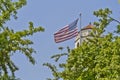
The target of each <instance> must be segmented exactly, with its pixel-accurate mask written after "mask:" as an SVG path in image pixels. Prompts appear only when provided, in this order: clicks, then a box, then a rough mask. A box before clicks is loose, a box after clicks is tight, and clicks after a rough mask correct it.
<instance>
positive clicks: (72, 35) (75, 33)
mask: <svg viewBox="0 0 120 80" xmlns="http://www.w3.org/2000/svg"><path fill="white" fill-rule="evenodd" d="M77 35H78V31H77V29H75V30H73V31H71V32H70V33H69V34H65V35H63V36H58V37H55V42H56V43H58V42H62V41H65V40H68V39H71V38H73V37H75V36H77Z"/></svg>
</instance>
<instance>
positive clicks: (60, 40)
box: [55, 33, 78, 43]
mask: <svg viewBox="0 0 120 80" xmlns="http://www.w3.org/2000/svg"><path fill="white" fill-rule="evenodd" d="M77 35H78V33H76V34H74V35H72V36H70V37H67V38H64V39H59V40H56V41H55V42H56V43H60V42H63V41H66V40H69V39H71V38H74V37H76V36H77Z"/></svg>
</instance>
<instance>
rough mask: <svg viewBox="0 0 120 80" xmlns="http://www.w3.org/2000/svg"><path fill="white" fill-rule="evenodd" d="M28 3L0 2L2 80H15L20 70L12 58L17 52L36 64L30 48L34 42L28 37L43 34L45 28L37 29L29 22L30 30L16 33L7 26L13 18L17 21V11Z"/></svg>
mask: <svg viewBox="0 0 120 80" xmlns="http://www.w3.org/2000/svg"><path fill="white" fill-rule="evenodd" d="M26 3H27V1H26V0H15V1H14V0H0V80H13V77H15V74H14V73H15V71H16V70H18V69H19V68H18V67H17V66H16V65H15V64H14V62H13V61H12V60H11V56H12V55H13V54H14V53H15V52H16V51H19V52H20V53H23V54H24V55H25V56H26V57H27V58H28V59H29V61H30V62H31V63H32V64H35V60H34V58H33V57H32V53H34V52H35V50H34V49H33V48H31V47H30V46H29V45H31V44H33V42H32V41H31V40H29V39H27V38H26V37H27V36H29V35H33V33H36V32H40V31H42V32H43V31H44V28H42V27H37V28H36V27H34V25H33V23H32V22H29V29H28V30H23V31H17V32H15V31H14V29H10V28H9V27H6V26H5V24H6V22H7V21H9V20H10V19H11V17H14V18H15V19H17V10H18V9H20V8H22V7H23V6H24V5H26ZM10 73H12V74H11V76H12V77H10V75H9V74H10Z"/></svg>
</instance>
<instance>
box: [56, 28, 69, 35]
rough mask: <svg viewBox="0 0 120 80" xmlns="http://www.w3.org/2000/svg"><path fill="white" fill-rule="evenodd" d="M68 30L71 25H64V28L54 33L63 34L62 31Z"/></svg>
mask: <svg viewBox="0 0 120 80" xmlns="http://www.w3.org/2000/svg"><path fill="white" fill-rule="evenodd" d="M67 30H69V27H68V26H66V27H64V28H63V29H61V30H59V31H58V32H56V33H55V34H54V35H57V34H61V33H63V32H65V31H67Z"/></svg>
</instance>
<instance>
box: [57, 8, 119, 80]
mask: <svg viewBox="0 0 120 80" xmlns="http://www.w3.org/2000/svg"><path fill="white" fill-rule="evenodd" d="M111 14H112V11H110V10H109V9H108V8H106V9H100V10H98V11H95V12H94V15H95V16H97V17H98V19H99V20H98V22H94V25H95V28H94V29H93V31H92V33H91V36H92V37H93V38H88V39H87V40H88V41H86V42H83V43H82V45H80V47H78V48H76V49H73V50H71V51H70V52H69V54H68V59H67V61H66V63H65V64H64V67H63V69H64V70H63V71H61V72H59V71H58V72H57V75H58V76H57V77H59V79H60V78H62V79H63V80H120V36H119V34H120V21H118V20H116V19H114V18H112V17H111ZM113 22H115V23H116V26H113V27H115V28H116V27H117V28H116V30H114V32H108V33H107V34H106V35H104V32H106V28H107V27H109V25H110V23H113ZM55 77H56V76H55ZM59 79H56V80H59Z"/></svg>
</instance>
